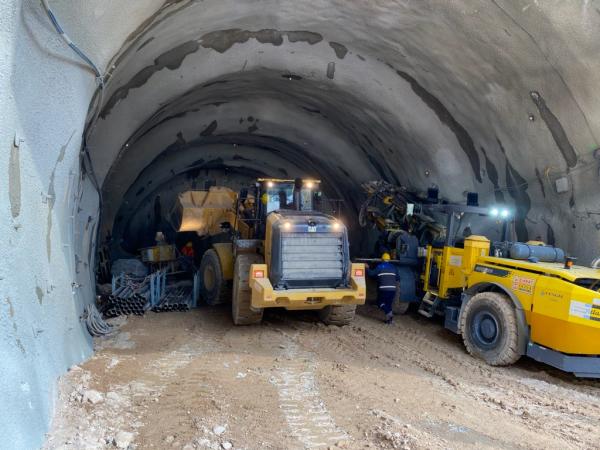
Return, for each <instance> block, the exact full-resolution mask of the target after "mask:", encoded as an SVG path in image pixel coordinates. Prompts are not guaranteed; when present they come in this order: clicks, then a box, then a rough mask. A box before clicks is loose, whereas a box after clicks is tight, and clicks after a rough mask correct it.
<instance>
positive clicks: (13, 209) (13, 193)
mask: <svg viewBox="0 0 600 450" xmlns="http://www.w3.org/2000/svg"><path fill="white" fill-rule="evenodd" d="M8 200H9V201H10V213H11V214H12V216H13V219H16V218H17V217H19V214H21V162H20V158H19V147H16V146H15V145H12V146H11V149H10V160H9V163H8Z"/></svg>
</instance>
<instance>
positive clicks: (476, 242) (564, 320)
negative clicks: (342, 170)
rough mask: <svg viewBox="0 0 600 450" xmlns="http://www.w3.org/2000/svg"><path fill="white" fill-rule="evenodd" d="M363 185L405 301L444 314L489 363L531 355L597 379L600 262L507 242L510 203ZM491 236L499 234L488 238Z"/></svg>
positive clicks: (428, 312)
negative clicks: (465, 201) (447, 200)
mask: <svg viewBox="0 0 600 450" xmlns="http://www.w3.org/2000/svg"><path fill="white" fill-rule="evenodd" d="M366 190H367V193H368V195H369V200H368V202H369V203H368V204H367V205H366V207H365V208H364V210H363V218H366V217H367V216H368V215H370V216H371V217H372V220H371V222H372V223H374V224H376V226H377V227H378V228H379V230H380V232H381V236H382V242H383V243H384V245H387V246H388V248H389V251H390V252H391V253H392V258H393V259H394V261H395V264H396V265H397V266H398V270H399V272H400V274H401V279H402V282H401V289H400V291H401V295H400V300H401V301H405V302H417V303H418V304H419V313H420V314H422V315H424V316H426V317H434V316H442V317H443V318H444V323H445V326H446V328H448V329H449V330H451V331H453V332H455V333H458V334H460V335H461V336H462V338H463V342H464V344H465V347H466V349H467V350H468V352H469V353H470V354H471V355H473V356H475V357H478V358H481V359H483V360H485V361H486V362H487V363H488V364H491V365H509V364H512V363H514V362H516V361H517V360H518V359H519V358H520V357H521V356H523V355H527V356H530V357H531V358H533V359H535V360H538V361H541V362H544V363H546V364H549V365H551V366H554V367H556V368H559V369H561V370H564V371H567V372H573V373H574V374H575V375H576V376H580V377H590V378H600V269H599V268H598V263H592V266H591V267H582V266H577V265H575V264H574V259H575V258H570V257H567V256H565V253H564V252H563V251H562V250H561V249H559V248H555V247H552V246H548V245H545V244H544V243H543V242H537V241H534V242H527V243H520V242H512V241H510V240H508V237H507V235H508V232H509V227H510V225H511V223H512V220H511V217H510V215H511V214H510V211H509V210H507V209H500V208H482V207H479V206H477V205H452V204H443V202H441V201H439V200H438V199H437V193H434V195H433V196H428V197H430V198H428V199H427V201H428V202H429V203H428V204H417V203H411V202H414V201H415V200H417V201H418V200H421V201H423V199H415V198H414V197H413V198H410V197H409V194H408V193H407V192H406V191H404V190H402V189H398V188H395V187H390V186H389V185H385V186H383V185H381V184H380V183H377V184H373V183H371V184H369V185H367V189H366ZM377 196H379V198H380V200H381V201H380V202H379V203H380V204H381V205H382V206H381V207H380V208H378V207H376V206H375V205H376V204H377V200H376V197H377ZM474 198H475V200H476V197H474ZM475 203H476V201H475ZM389 205H391V206H389ZM390 208H391V210H393V211H396V212H399V214H398V215H396V216H394V214H390ZM380 211H386V214H385V216H384V215H382V214H380ZM390 217H394V220H390ZM432 217H436V220H435V222H437V223H438V224H439V223H440V222H441V221H442V220H443V217H445V218H446V223H445V226H442V227H432V223H433V222H432V220H431V218H432ZM365 222H366V219H365ZM431 230H437V231H436V232H439V233H438V234H437V235H436V234H435V233H433V234H432V232H431ZM475 230H476V231H475ZM473 231H475V232H473ZM477 231H479V232H480V233H477ZM481 231H483V232H484V233H481ZM494 233H495V236H496V237H498V238H499V239H498V240H497V241H491V240H490V239H489V237H490V236H491V235H492V234H494ZM484 234H487V236H485V235H484ZM458 236H460V237H458Z"/></svg>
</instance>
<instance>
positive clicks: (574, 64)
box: [0, 0, 600, 448]
mask: <svg viewBox="0 0 600 450" xmlns="http://www.w3.org/2000/svg"><path fill="white" fill-rule="evenodd" d="M51 6H52V7H53V9H54V11H55V13H56V15H57V16H58V18H59V20H60V21H61V24H62V25H63V27H64V28H65V30H67V32H68V33H69V35H70V36H71V38H72V39H73V40H74V41H75V42H76V43H77V44H78V45H79V46H80V47H81V48H82V49H83V50H84V51H85V52H86V53H87V54H88V55H89V56H90V57H91V58H92V59H93V60H94V61H95V62H96V64H97V65H99V66H100V67H101V68H102V69H103V70H104V71H106V72H107V74H108V75H107V77H106V80H107V85H106V89H105V92H104V93H103V95H102V109H101V111H100V114H99V118H98V121H97V122H96V123H94V124H93V125H92V126H91V129H90V133H89V136H88V140H87V144H88V145H87V148H88V152H89V155H90V160H91V162H92V164H91V165H90V164H89V162H87V164H86V166H85V170H83V171H82V170H81V165H80V150H81V148H82V135H83V130H84V127H85V125H86V121H87V120H86V115H88V108H89V107H90V104H91V105H92V107H93V105H94V104H95V100H92V99H93V98H94V99H98V98H99V96H98V91H97V89H96V85H95V82H94V76H93V74H92V73H91V72H90V71H89V70H88V69H87V68H86V67H85V66H83V65H82V64H81V63H80V61H79V60H77V59H76V57H75V56H74V55H73V53H72V52H71V51H70V50H69V49H68V48H67V47H65V46H64V43H63V42H62V41H61V40H60V39H59V37H58V36H57V35H56V34H55V32H54V30H53V29H52V27H51V25H50V23H49V21H48V19H47V17H46V16H45V14H44V11H43V9H42V8H41V5H40V4H39V2H38V1H36V0H23V1H19V0H9V1H5V2H3V3H2V5H0V17H1V19H0V30H1V32H2V41H1V42H2V43H1V44H0V45H1V46H2V51H1V52H0V63H1V65H0V70H1V72H0V73H1V74H2V76H1V77H0V83H1V86H2V92H3V96H2V102H1V104H0V121H1V127H0V142H2V147H3V148H4V151H1V152H0V166H2V167H4V168H5V169H4V173H5V174H6V175H5V176H4V177H1V178H0V205H1V206H2V208H3V209H4V214H2V215H1V219H0V236H1V239H2V245H1V247H0V252H1V255H0V257H1V260H2V261H3V262H2V264H1V265H0V295H1V297H0V326H1V330H2V341H0V356H1V357H2V361H3V364H2V366H1V368H0V398H2V399H3V406H4V408H2V410H1V411H0V429H1V430H2V431H3V432H4V442H10V443H12V444H11V448H36V447H38V446H39V445H40V443H41V442H42V439H43V433H44V431H45V430H46V428H47V426H48V423H49V420H50V418H51V413H52V407H53V406H52V405H53V401H54V398H55V392H54V386H55V381H56V377H57V376H58V375H60V374H61V373H63V372H64V371H65V370H66V369H67V368H68V367H69V366H70V365H72V364H74V363H77V362H79V361H81V360H83V359H85V358H86V357H87V356H89V354H90V352H91V350H92V349H91V341H90V339H89V337H88V336H87V334H86V332H85V330H84V329H83V327H82V325H81V323H80V321H79V315H80V313H81V311H82V309H83V307H84V306H85V305H86V304H87V303H89V302H91V301H92V300H93V298H94V276H93V273H92V269H93V267H94V255H95V248H96V242H95V239H94V237H95V235H96V229H97V227H98V226H100V227H101V230H100V239H102V242H103V241H104V239H105V238H106V236H107V235H108V234H109V233H113V226H114V225H115V224H117V226H116V227H115V230H126V229H127V228H128V224H129V223H131V224H134V225H135V223H136V221H139V217H140V216H139V215H140V214H141V215H143V214H147V211H148V206H149V204H150V203H151V202H153V201H154V199H155V197H156V196H157V195H161V193H164V192H167V191H169V190H172V189H173V186H174V185H177V181H176V180H177V179H181V180H183V179H184V178H186V177H187V180H188V181H185V182H184V181H181V182H182V183H183V184H182V185H185V183H188V182H189V183H192V182H202V180H203V178H204V177H206V171H207V170H210V171H217V172H218V171H220V172H222V173H223V174H226V175H227V176H228V177H229V178H230V179H232V180H238V181H239V180H241V179H243V178H244V177H245V176H247V175H248V174H249V171H250V172H252V173H265V174H268V175H277V176H279V175H286V174H287V175H289V176H296V175H310V176H319V177H321V178H323V179H324V180H325V181H326V186H325V187H326V190H327V191H328V193H329V194H330V195H331V196H332V197H336V196H337V197H339V198H343V199H345V200H346V203H347V205H348V206H349V209H350V210H351V211H352V210H355V209H356V208H357V207H358V205H359V203H360V200H359V195H360V189H359V183H360V182H362V181H366V180H370V179H374V178H383V179H386V180H388V181H390V182H400V183H403V184H405V185H407V186H410V187H411V188H414V189H419V190H422V189H426V188H427V187H428V186H430V185H431V184H436V185H438V186H439V187H440V190H441V193H442V195H443V196H445V197H447V198H449V199H451V200H455V201H463V200H464V192H465V191H478V192H480V195H481V200H482V202H496V201H498V202H507V203H509V204H511V205H513V206H514V207H515V208H516V210H517V225H518V232H519V237H520V238H522V239H525V238H527V237H535V236H538V235H540V236H541V237H542V238H544V239H546V240H547V241H549V242H553V243H556V244H557V245H559V246H562V247H564V248H566V249H567V250H568V251H569V252H570V253H572V254H575V255H578V256H579V257H580V259H581V260H582V261H584V262H587V261H589V260H590V259H591V258H593V257H595V256H596V255H597V253H598V249H599V247H600V231H599V230H600V205H599V203H600V200H599V197H598V195H597V189H598V182H599V172H598V167H599V162H598V157H599V156H600V155H599V154H598V152H596V153H594V151H595V150H596V149H597V148H598V147H599V142H598V136H600V103H599V102H598V101H597V100H598V99H597V94H596V92H595V91H596V86H598V85H599V82H600V58H599V56H600V55H599V52H598V49H597V41H598V37H599V34H600V33H599V30H600V12H599V9H598V8H597V7H596V6H595V5H594V3H593V2H576V1H573V2H560V3H555V2H552V3H551V2H528V1H518V0H516V1H499V0H494V1H491V2H482V1H467V0H464V1H454V2H447V1H441V0H439V1H434V0H432V1H423V2H401V1H392V0H373V1H358V0H356V1H347V0H344V1H342V0H316V1H310V2H308V1H306V2H298V1H287V0H277V1H275V0H261V1H230V0H219V1H217V0H205V1H201V2H197V1H187V0H184V1H167V2H164V3H163V2H162V1H151V0H146V1H144V2H121V1H117V0H86V1H75V0H55V1H51ZM94 94H96V96H94ZM92 110H93V108H92ZM93 112H94V111H92V114H89V115H88V119H89V117H91V116H93ZM15 136H16V138H17V139H16V140H15ZM15 144H16V145H15ZM92 167H93V170H94V175H95V177H92V176H91V169H92ZM203 171H204V172H203ZM273 171H274V172H275V173H273ZM287 175H286V176H287ZM216 176H218V175H216ZM223 176H225V175H223ZM178 177H179V178H178ZM565 177H566V179H567V180H568V186H567V190H566V192H564V193H557V191H556V188H555V181H556V180H557V179H560V178H565ZM93 179H95V180H97V181H98V184H99V185H100V186H101V188H102V208H101V210H100V208H99V201H98V195H97V193H96V191H95V188H94V183H93V182H92V180H93ZM191 179H193V181H189V180H191ZM122 232H123V231H119V232H118V233H117V235H116V236H115V239H117V240H118V239H120V237H122V235H118V234H119V233H122Z"/></svg>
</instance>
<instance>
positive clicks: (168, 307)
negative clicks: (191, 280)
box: [152, 287, 192, 312]
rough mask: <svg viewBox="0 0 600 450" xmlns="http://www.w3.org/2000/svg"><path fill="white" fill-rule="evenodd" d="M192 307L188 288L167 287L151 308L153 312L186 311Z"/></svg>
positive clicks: (190, 292)
mask: <svg viewBox="0 0 600 450" xmlns="http://www.w3.org/2000/svg"><path fill="white" fill-rule="evenodd" d="M191 307H192V291H191V288H190V287H172V288H171V287H167V289H166V291H165V295H164V296H163V297H162V298H161V299H160V301H159V302H158V304H157V305H156V306H154V307H153V308H152V311H154V312H167V311H187V310H189V309H190V308H191Z"/></svg>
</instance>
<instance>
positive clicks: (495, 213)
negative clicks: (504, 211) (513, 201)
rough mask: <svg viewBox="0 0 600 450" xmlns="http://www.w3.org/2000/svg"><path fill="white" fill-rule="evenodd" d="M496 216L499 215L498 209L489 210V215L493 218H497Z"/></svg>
mask: <svg viewBox="0 0 600 450" xmlns="http://www.w3.org/2000/svg"><path fill="white" fill-rule="evenodd" d="M498 214H500V211H498V208H492V209H491V210H490V215H491V216H493V217H498Z"/></svg>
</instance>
